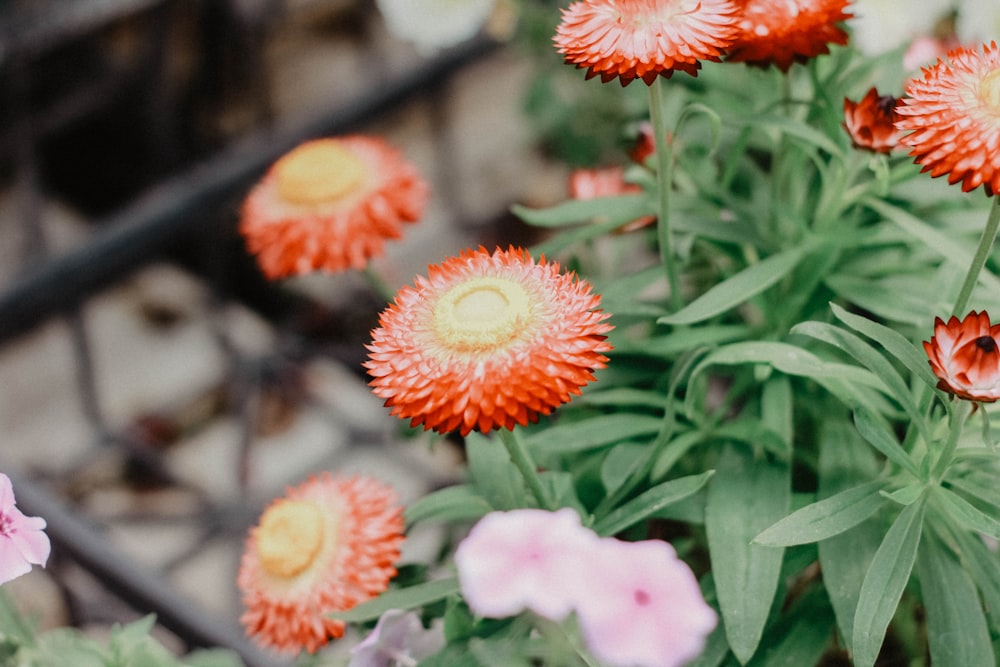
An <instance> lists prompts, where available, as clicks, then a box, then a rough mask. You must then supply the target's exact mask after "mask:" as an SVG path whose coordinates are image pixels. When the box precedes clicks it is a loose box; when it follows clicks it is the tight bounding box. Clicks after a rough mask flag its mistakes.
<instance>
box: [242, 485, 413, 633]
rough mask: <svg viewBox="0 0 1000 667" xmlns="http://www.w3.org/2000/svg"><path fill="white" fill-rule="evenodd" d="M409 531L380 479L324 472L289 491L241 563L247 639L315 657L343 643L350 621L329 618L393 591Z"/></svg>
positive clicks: (267, 514)
mask: <svg viewBox="0 0 1000 667" xmlns="http://www.w3.org/2000/svg"><path fill="white" fill-rule="evenodd" d="M403 528H404V524H403V515H402V508H401V507H399V506H398V505H397V502H396V496H395V493H394V492H393V491H392V489H390V488H389V487H387V486H385V485H384V484H382V483H381V482H379V481H377V480H375V479H371V478H367V477H349V478H335V477H332V476H331V475H329V474H328V473H324V474H323V475H320V476H317V477H312V478H310V479H309V480H308V481H306V482H304V483H302V484H300V485H299V486H297V487H294V488H290V489H288V491H287V492H286V494H285V496H284V497H283V498H280V499H278V500H275V501H274V502H272V503H271V504H270V505H269V506H268V508H267V509H266V510H265V511H264V514H263V515H262V516H261V519H260V523H259V524H258V525H257V526H256V527H255V528H253V529H251V531H250V535H249V537H248V538H247V543H246V549H245V550H244V552H243V558H242V560H241V562H240V570H239V574H238V575H237V584H238V586H239V589H240V592H241V593H242V596H243V604H244V605H245V606H246V611H245V612H244V614H243V616H242V617H241V618H240V621H241V622H242V623H243V626H244V627H245V628H246V631H247V634H248V635H249V636H250V637H252V638H253V639H255V640H256V641H257V642H259V643H260V644H262V645H264V646H269V647H271V648H274V649H276V650H278V651H285V652H296V651H300V650H302V649H305V650H306V651H309V652H310V653H313V652H315V651H316V650H317V649H319V648H320V647H321V646H323V645H324V644H326V643H327V642H328V641H330V639H332V638H337V637H341V636H343V634H344V623H343V621H338V620H335V619H332V618H329V617H328V616H327V615H328V614H330V613H331V612H336V611H344V610H347V609H351V608H352V607H354V606H356V605H358V604H360V603H361V602H364V601H365V600H368V599H370V598H372V597H375V596H376V595H378V594H379V593H381V592H383V591H384V590H385V589H386V588H387V587H388V585H389V580H390V579H391V578H392V577H393V576H395V574H396V568H395V565H394V564H395V562H396V561H397V560H398V559H399V555H400V550H399V547H400V543H401V542H402V541H403Z"/></svg>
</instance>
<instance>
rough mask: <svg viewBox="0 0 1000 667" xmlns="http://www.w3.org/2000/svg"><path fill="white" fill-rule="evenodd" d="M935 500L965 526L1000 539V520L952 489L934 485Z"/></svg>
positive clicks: (949, 514) (950, 515)
mask: <svg viewBox="0 0 1000 667" xmlns="http://www.w3.org/2000/svg"><path fill="white" fill-rule="evenodd" d="M934 500H935V501H937V502H938V504H940V506H941V509H942V510H944V512H945V513H946V514H947V515H948V516H949V517H951V518H952V519H954V520H955V521H957V522H958V523H960V524H961V525H963V526H965V527H966V528H968V529H969V530H974V531H976V532H979V533H983V534H984V535H989V536H990V537H992V538H995V539H1000V521H997V520H996V519H994V518H993V517H991V516H990V515H989V514H986V513H985V512H983V511H982V510H981V509H979V508H978V507H976V506H975V505H973V504H972V503H970V502H969V501H968V500H966V499H965V498H963V497H962V496H960V495H958V494H957V493H955V492H954V491H952V490H951V489H946V488H944V487H943V486H937V487H934Z"/></svg>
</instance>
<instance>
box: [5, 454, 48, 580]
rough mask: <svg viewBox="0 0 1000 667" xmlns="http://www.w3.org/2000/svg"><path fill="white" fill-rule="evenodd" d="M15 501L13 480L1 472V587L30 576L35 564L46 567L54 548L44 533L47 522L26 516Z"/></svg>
mask: <svg viewBox="0 0 1000 667" xmlns="http://www.w3.org/2000/svg"><path fill="white" fill-rule="evenodd" d="M15 502H16V501H15V499H14V487H13V486H12V485H11V483H10V478H9V477H7V475H5V474H3V473H0V584H5V583H7V582H8V581H10V580H12V579H17V578H18V577H20V576H21V575H22V574H27V573H28V572H30V571H31V566H32V565H33V564H34V565H41V566H42V567H45V563H46V561H48V559H49V552H50V551H51V549H52V545H51V544H50V543H49V538H48V536H47V535H46V534H45V533H44V532H42V531H43V530H44V528H45V519H42V518H40V517H35V516H25V515H24V514H22V513H21V510H19V509H17V506H16V504H15Z"/></svg>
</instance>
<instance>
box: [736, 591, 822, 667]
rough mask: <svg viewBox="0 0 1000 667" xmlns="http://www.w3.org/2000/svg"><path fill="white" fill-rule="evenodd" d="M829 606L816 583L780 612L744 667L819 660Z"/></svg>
mask: <svg viewBox="0 0 1000 667" xmlns="http://www.w3.org/2000/svg"><path fill="white" fill-rule="evenodd" d="M833 624H834V618H833V609H831V608H830V602H829V600H828V599H827V597H826V595H825V593H824V592H823V590H822V588H820V587H818V586H816V587H814V590H813V591H811V592H810V593H809V594H808V595H807V596H806V597H804V598H802V599H800V600H798V601H797V602H796V604H795V605H794V606H793V607H792V608H791V609H789V610H788V612H787V613H785V614H783V615H782V617H781V620H780V621H778V623H776V624H775V626H774V627H773V628H770V629H769V630H768V632H767V636H766V637H765V645H766V646H767V648H766V649H764V650H762V651H760V652H758V654H757V655H755V656H754V658H753V660H751V661H750V663H749V664H748V665H747V667H804V666H805V665H817V664H820V663H821V660H820V658H822V656H823V653H824V652H825V651H826V649H827V645H828V644H829V643H830V631H831V630H832V629H833Z"/></svg>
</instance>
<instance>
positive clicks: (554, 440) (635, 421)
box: [525, 413, 663, 456]
mask: <svg viewBox="0 0 1000 667" xmlns="http://www.w3.org/2000/svg"><path fill="white" fill-rule="evenodd" d="M662 421H663V420H662V418H661V417H652V416H648V415H632V414H622V413H619V414H610V415H601V416H600V417H599V418H594V419H584V420H581V421H578V422H566V423H559V424H556V425H555V426H551V427H549V428H546V429H545V430H542V431H538V432H537V433H533V434H532V435H530V436H528V437H527V438H526V439H525V440H526V442H527V445H528V448H529V449H530V450H531V452H532V454H537V455H539V456H543V455H546V454H569V453H573V452H581V451H585V450H588V449H597V448H599V447H607V446H608V445H613V444H615V443H618V442H623V441H625V440H633V439H640V438H641V437H643V436H647V437H648V436H652V435H656V432H657V431H659V430H660V423H661V422H662Z"/></svg>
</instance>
